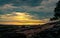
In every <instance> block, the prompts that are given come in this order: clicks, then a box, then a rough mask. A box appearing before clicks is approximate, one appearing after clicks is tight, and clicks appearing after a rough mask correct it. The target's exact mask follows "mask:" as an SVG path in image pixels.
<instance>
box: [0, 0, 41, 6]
mask: <svg viewBox="0 0 60 38" xmlns="http://www.w3.org/2000/svg"><path fill="white" fill-rule="evenodd" d="M41 2H42V0H0V6H1V5H4V4H13V5H14V6H22V5H23V6H39V5H40V3H41Z"/></svg>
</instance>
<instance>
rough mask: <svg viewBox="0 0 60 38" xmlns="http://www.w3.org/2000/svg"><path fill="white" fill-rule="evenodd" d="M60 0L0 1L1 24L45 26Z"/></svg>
mask: <svg viewBox="0 0 60 38" xmlns="http://www.w3.org/2000/svg"><path fill="white" fill-rule="evenodd" d="M58 1H59V0H0V24H21V25H23V24H43V23H45V22H47V21H48V20H49V18H52V17H53V15H54V8H55V7H56V3H57V2H58Z"/></svg>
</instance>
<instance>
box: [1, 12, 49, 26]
mask: <svg viewBox="0 0 60 38" xmlns="http://www.w3.org/2000/svg"><path fill="white" fill-rule="evenodd" d="M47 22H48V19H43V20H38V19H37V18H36V17H35V16H32V15H30V14H28V13H26V12H23V13H22V12H13V13H11V14H4V15H0V24H13V25H38V24H44V23H47Z"/></svg>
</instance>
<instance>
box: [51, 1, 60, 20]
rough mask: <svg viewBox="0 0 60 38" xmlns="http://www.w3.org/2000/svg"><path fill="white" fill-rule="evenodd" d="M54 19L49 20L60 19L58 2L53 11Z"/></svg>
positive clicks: (59, 4) (59, 3)
mask: <svg viewBox="0 0 60 38" xmlns="http://www.w3.org/2000/svg"><path fill="white" fill-rule="evenodd" d="M54 12H55V14H54V17H53V18H51V19H50V20H57V19H59V18H60V1H59V2H58V3H57V5H56V8H55V9H54Z"/></svg>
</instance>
